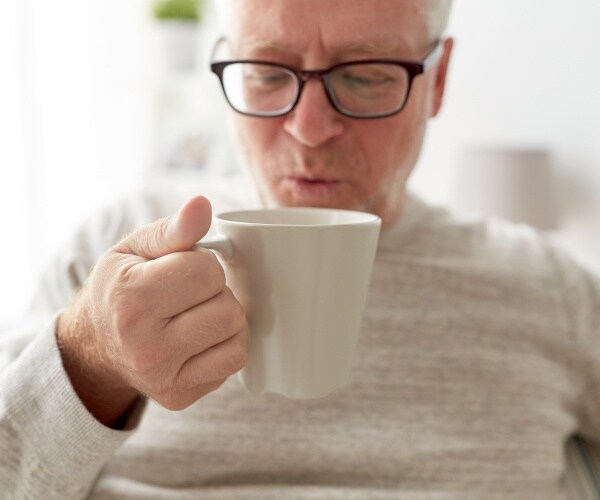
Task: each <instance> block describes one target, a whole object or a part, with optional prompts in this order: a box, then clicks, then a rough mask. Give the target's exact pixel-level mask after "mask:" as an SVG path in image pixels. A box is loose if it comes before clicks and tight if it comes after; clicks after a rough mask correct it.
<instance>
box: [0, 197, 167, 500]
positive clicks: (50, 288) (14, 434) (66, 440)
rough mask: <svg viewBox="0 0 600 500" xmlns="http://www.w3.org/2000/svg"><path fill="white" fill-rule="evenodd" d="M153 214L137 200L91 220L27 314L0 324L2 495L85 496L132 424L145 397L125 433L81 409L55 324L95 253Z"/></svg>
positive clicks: (58, 262) (47, 276) (61, 256)
mask: <svg viewBox="0 0 600 500" xmlns="http://www.w3.org/2000/svg"><path fill="white" fill-rule="evenodd" d="M156 216H157V214H156V213H155V210H154V206H153V205H152V203H149V202H148V201H147V199H138V200H137V201H136V202H135V203H131V200H130V201H129V203H128V204H127V205H124V204H121V205H117V206H115V207H114V208H113V209H112V210H108V211H105V212H103V213H102V214H99V215H98V216H97V217H94V218H93V219H90V220H89V221H88V223H87V224H85V225H84V227H82V229H81V230H80V231H78V232H77V233H76V234H75V235H74V237H73V238H72V239H71V241H70V242H69V243H68V244H67V245H65V246H64V248H63V249H62V250H61V252H60V253H59V254H58V255H57V256H56V258H55V259H54V260H53V261H52V262H51V264H50V265H49V266H47V269H46V272H45V273H44V274H43V275H42V277H41V279H40V284H39V287H38V289H37V291H36V293H35V295H34V298H33V300H32V304H31V307H30V309H29V311H28V313H27V315H26V317H25V318H24V319H23V320H22V321H21V322H19V323H18V324H17V325H14V326H12V327H10V328H2V329H0V450H1V451H0V497H2V498H28V499H38V498H39V499H42V498H43V499H44V500H45V499H54V498H56V499H59V498H60V499H64V498H69V499H76V498H85V497H86V495H87V494H88V492H89V491H90V489H91V488H92V487H93V485H94V483H95V480H96V478H97V476H98V474H99V473H100V471H101V469H102V467H103V466H104V464H105V463H106V462H107V461H108V459H109V458H110V457H111V456H112V455H113V454H114V452H115V450H117V448H119V447H120V446H121V444H122V443H123V442H124V441H125V440H126V439H127V438H128V437H129V436H130V435H131V434H132V432H133V430H132V429H133V428H134V427H135V426H136V425H137V422H138V421H139V418H140V416H141V412H142V410H143V406H144V404H143V402H140V403H138V404H137V405H136V406H135V407H134V408H133V409H132V411H131V412H130V414H129V418H128V420H127V422H125V426H124V428H125V429H129V430H125V431H116V430H113V429H110V428H108V427H105V426H103V425H102V424H101V423H100V422H98V421H97V420H96V419H95V418H94V417H93V416H92V415H91V414H90V413H89V412H88V411H87V409H86V408H85V406H84V405H83V403H82V402H81V401H80V400H79V398H78V396H77V394H76V393H75V391H74V389H73V387H72V385H71V381H70V379H69V377H68V375H67V373H66V371H65V370H64V367H63V365H62V359H61V355H60V352H59V349H58V345H57V339H56V332H55V323H56V319H57V317H58V315H59V313H60V311H61V310H62V309H63V308H64V307H66V306H67V305H68V303H69V302H70V301H71V300H72V298H73V296H74V295H75V293H76V292H77V290H78V289H79V288H80V287H81V285H82V284H83V283H84V281H85V280H86V279H87V276H88V275H89V273H90V272H91V269H92V268H93V266H94V264H95V262H96V261H97V260H98V258H99V257H100V256H101V255H102V254H103V253H104V252H105V251H106V250H107V249H108V248H110V246H112V245H113V244H114V243H115V242H117V241H118V240H119V239H121V238H122V237H123V235H124V234H126V233H127V232H129V231H132V230H133V229H135V228H136V227H138V226H140V225H142V224H145V223H147V222H149V221H151V220H154V219H155V218H156Z"/></svg>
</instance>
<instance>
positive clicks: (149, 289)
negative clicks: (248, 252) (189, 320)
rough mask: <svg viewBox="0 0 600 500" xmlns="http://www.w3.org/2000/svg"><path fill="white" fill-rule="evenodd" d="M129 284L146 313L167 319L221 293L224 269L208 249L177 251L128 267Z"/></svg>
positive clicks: (223, 282) (160, 318) (223, 284)
mask: <svg viewBox="0 0 600 500" xmlns="http://www.w3.org/2000/svg"><path fill="white" fill-rule="evenodd" d="M129 287H130V293H132V292H133V290H135V291H136V293H137V295H138V297H139V300H140V301H141V302H142V303H144V304H145V305H146V309H147V312H148V314H149V315H151V316H152V317H153V318H155V319H157V320H168V319H170V318H172V317H174V316H177V315H178V314H181V313H182V312H184V311H187V310H188V309H191V308H193V307H195V306H197V305H199V304H202V303H203V302H206V301H207V300H210V299H211V298H213V297H215V296H216V295H218V294H219V293H221V292H222V291H223V290H224V289H225V272H224V271H223V268H222V267H221V264H220V263H219V261H218V260H217V258H216V257H215V255H214V254H213V253H212V252H211V251H210V250H204V249H199V250H194V251H189V252H177V253H173V254H169V255H165V256H164V257H160V258H159V259H155V260H151V261H148V262H145V263H144V264H143V265H141V266H135V267H134V268H132V269H130V271H129Z"/></svg>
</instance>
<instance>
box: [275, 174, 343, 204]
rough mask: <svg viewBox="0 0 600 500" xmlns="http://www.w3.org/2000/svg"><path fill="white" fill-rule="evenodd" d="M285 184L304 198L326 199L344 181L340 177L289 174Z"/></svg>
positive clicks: (285, 178)
mask: <svg viewBox="0 0 600 500" xmlns="http://www.w3.org/2000/svg"><path fill="white" fill-rule="evenodd" d="M283 182H284V184H285V185H286V186H287V187H288V188H289V189H291V190H292V192H293V193H294V194H295V195H296V196H298V197H299V198H302V199H325V198H329V197H331V196H333V195H334V194H336V193H337V191H338V190H339V189H340V188H341V186H342V184H343V182H342V181H340V180H338V179H327V178H318V177H303V176H287V177H284V178H283Z"/></svg>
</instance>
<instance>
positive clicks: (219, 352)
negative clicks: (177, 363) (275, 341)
mask: <svg viewBox="0 0 600 500" xmlns="http://www.w3.org/2000/svg"><path fill="white" fill-rule="evenodd" d="M249 344H250V333H249V329H248V328H247V327H245V328H243V329H242V330H241V331H240V332H239V333H237V334H236V335H234V336H233V337H230V338H228V339H227V340H225V341H223V342H221V343H219V344H217V345H214V346H213V347H211V348H210V349H207V350H205V351H203V352H201V353H200V354H197V355H195V356H193V357H192V358H190V359H188V360H187V361H186V362H185V363H184V364H183V366H182V367H181V369H180V370H179V373H178V374H177V375H176V377H175V380H174V384H173V387H174V388H176V390H177V391H182V392H183V391H186V390H190V389H192V388H194V387H198V386H201V385H204V384H208V383H211V382H214V381H216V380H220V379H222V378H227V377H229V376H231V375H233V374H234V373H237V372H238V371H240V370H241V369H242V368H243V367H244V366H245V365H246V362H247V360H248V348H249Z"/></svg>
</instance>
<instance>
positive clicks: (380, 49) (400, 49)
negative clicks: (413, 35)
mask: <svg viewBox="0 0 600 500" xmlns="http://www.w3.org/2000/svg"><path fill="white" fill-rule="evenodd" d="M398 42H399V43H396V44H389V43H381V42H370V41H369V42H353V43H351V44H349V45H346V46H343V47H340V49H339V50H338V53H339V54H353V53H361V54H366V55H370V56H380V57H398V56H407V55H408V54H409V53H418V52H422V51H419V50H416V47H414V44H410V43H406V42H404V41H402V40H398ZM242 52H243V53H245V54H253V53H261V52H267V53H268V52H274V53H280V54H285V53H287V52H289V49H286V47H285V46H284V45H282V44H280V43H277V42H275V41H266V40H250V41H248V42H244V43H243V45H242Z"/></svg>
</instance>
